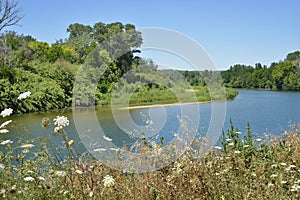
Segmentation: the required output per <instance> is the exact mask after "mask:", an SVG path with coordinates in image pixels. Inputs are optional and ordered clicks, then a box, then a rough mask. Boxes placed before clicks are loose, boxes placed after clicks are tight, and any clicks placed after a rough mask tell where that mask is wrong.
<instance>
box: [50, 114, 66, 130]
mask: <svg viewBox="0 0 300 200" xmlns="http://www.w3.org/2000/svg"><path fill="white" fill-rule="evenodd" d="M53 121H54V125H55V126H57V127H59V128H60V129H62V128H63V127H65V126H69V120H68V118H67V117H65V116H56V118H54V120H53Z"/></svg>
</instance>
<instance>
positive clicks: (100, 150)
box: [94, 148, 106, 152]
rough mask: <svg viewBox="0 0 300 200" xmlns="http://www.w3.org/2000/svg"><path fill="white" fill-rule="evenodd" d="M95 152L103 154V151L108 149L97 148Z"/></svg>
mask: <svg viewBox="0 0 300 200" xmlns="http://www.w3.org/2000/svg"><path fill="white" fill-rule="evenodd" d="M94 151H95V152H103V151H106V149H104V148H97V149H94Z"/></svg>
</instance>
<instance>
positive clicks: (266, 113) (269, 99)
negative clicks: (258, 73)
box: [0, 90, 300, 150]
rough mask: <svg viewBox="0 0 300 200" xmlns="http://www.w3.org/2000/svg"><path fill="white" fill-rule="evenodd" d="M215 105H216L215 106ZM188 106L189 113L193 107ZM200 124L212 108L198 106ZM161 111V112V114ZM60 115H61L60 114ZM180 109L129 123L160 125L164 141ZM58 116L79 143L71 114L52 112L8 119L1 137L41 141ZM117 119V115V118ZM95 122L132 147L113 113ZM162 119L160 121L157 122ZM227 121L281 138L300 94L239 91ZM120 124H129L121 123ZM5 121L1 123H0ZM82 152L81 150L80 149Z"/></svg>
mask: <svg viewBox="0 0 300 200" xmlns="http://www.w3.org/2000/svg"><path fill="white" fill-rule="evenodd" d="M215 104H217V103H215ZM185 106H190V107H191V109H193V107H195V105H185ZM197 106H199V107H198V108H199V112H200V121H199V129H198V133H199V134H203V133H205V132H206V131H207V129H208V126H209V122H210V118H211V107H212V104H210V103H209V104H199V105H197ZM162 111H163V112H162ZM62 112H63V113H62ZM180 112H181V110H180V106H170V107H165V108H164V109H162V108H151V109H148V108H147V109H136V110H130V114H131V117H132V120H133V121H134V122H135V123H136V124H139V125H142V126H144V125H147V123H149V121H148V122H147V120H149V119H150V118H151V117H152V118H153V121H154V122H155V123H161V126H160V128H159V130H153V131H154V132H155V133H153V134H152V136H153V137H155V136H156V132H157V133H159V134H160V135H159V137H164V138H165V140H166V141H168V140H169V139H171V138H172V137H173V136H172V134H171V133H176V132H177V130H178V128H179V121H178V117H180V116H181V114H180ZM57 115H64V116H67V117H68V118H69V119H70V126H69V127H67V128H66V132H67V133H68V136H69V139H77V141H79V139H78V133H77V129H76V127H75V125H74V121H73V115H72V112H71V111H53V112H49V113H33V114H24V115H16V116H11V117H10V118H11V119H13V121H14V123H13V125H11V126H10V127H9V129H10V133H8V134H5V135H3V139H11V140H14V141H16V140H18V139H20V138H28V139H30V138H32V137H42V136H43V134H44V129H43V128H42V127H41V119H42V118H43V117H49V118H50V119H53V118H54V117H55V116H57ZM118 115H119V114H118ZM84 116H85V117H83V119H82V120H83V121H84V124H85V127H84V129H85V130H86V131H87V132H88V131H91V130H94V124H91V123H92V122H91V121H92V120H90V117H91V116H92V115H91V113H88V112H87V113H86V114H85V115H84ZM96 116H97V119H98V121H99V124H100V126H101V128H102V129H103V132H104V133H105V135H107V136H108V137H110V138H112V139H113V141H114V143H115V144H116V145H119V146H121V145H122V144H124V143H132V142H134V141H135V139H134V138H132V137H130V136H129V135H130V131H132V130H124V129H123V130H122V129H121V128H119V127H118V125H117V124H115V121H114V119H113V117H112V113H111V111H110V110H108V109H98V110H97V112H96ZM120 116H122V113H120ZM160 118H161V119H160ZM230 118H231V119H232V121H233V124H234V126H235V127H237V128H239V130H240V131H241V132H245V127H246V124H247V122H250V125H251V130H252V132H255V133H257V134H258V135H260V136H263V135H264V133H272V134H280V133H281V132H282V131H283V130H286V129H288V128H289V124H290V123H298V122H300V93H293V92H273V91H253V90H240V91H239V95H238V96H237V97H236V98H235V100H233V101H229V102H227V103H226V119H225V123H224V127H223V129H224V130H226V129H227V128H229V120H230ZM122 120H123V122H124V120H125V124H126V120H128V119H127V118H124V119H122ZM3 121H4V119H1V121H0V123H1V122H3ZM53 128H54V125H53V123H52V124H51V125H50V126H49V127H48V129H47V131H48V133H49V134H50V133H51V132H52V130H53ZM150 132H151V131H150ZM52 139H53V141H54V142H57V143H60V141H61V140H60V138H56V137H53V138H52ZM81 148H82V150H83V149H84V148H83V147H81Z"/></svg>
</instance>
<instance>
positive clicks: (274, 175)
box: [270, 174, 278, 178]
mask: <svg viewBox="0 0 300 200" xmlns="http://www.w3.org/2000/svg"><path fill="white" fill-rule="evenodd" d="M277 176H278V175H277V174H272V175H271V176H270V177H271V178H276V177H277Z"/></svg>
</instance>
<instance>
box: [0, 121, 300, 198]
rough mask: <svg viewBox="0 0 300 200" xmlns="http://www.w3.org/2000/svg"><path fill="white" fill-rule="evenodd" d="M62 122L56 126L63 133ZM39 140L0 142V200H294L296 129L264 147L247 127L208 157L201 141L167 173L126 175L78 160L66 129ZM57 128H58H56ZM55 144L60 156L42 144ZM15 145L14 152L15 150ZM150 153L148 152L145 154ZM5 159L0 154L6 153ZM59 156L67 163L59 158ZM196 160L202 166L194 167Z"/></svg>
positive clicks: (299, 172) (299, 161) (298, 186)
mask: <svg viewBox="0 0 300 200" xmlns="http://www.w3.org/2000/svg"><path fill="white" fill-rule="evenodd" d="M61 119H64V120H65V121H63V122H60V125H62V124H64V125H66V127H65V128H66V129H67V123H66V119H65V118H61ZM47 122H48V123H49V119H44V120H43V126H44V128H43V127H41V132H43V131H44V135H43V134H41V135H42V136H41V139H34V140H32V141H13V142H14V143H11V141H6V142H4V141H1V146H2V147H3V148H5V151H2V152H1V153H0V178H1V182H0V198H2V199H149V200H151V199H299V198H300V136H299V133H300V129H299V128H297V127H296V126H293V127H291V129H290V130H288V131H285V132H284V133H282V135H281V136H278V137H273V138H271V139H269V140H268V141H266V140H262V139H261V138H257V137H255V136H254V135H253V134H252V133H251V131H250V127H249V126H248V127H247V132H246V133H245V134H243V135H241V133H240V131H239V130H238V129H235V128H234V127H233V126H232V127H231V129H229V130H227V131H225V132H224V134H223V136H222V138H221V141H222V145H220V146H215V147H213V148H212V150H211V151H210V152H209V153H207V154H206V155H202V154H201V152H197V151H195V150H196V149H195V148H196V146H197V144H199V143H200V144H201V142H203V141H200V140H196V141H195V142H194V143H193V145H192V148H188V149H187V151H186V153H185V154H184V155H183V156H182V157H181V158H179V159H178V160H176V161H174V162H173V163H171V164H170V165H168V166H166V167H164V168H162V169H159V170H157V171H154V172H147V173H141V174H132V173H130V172H127V171H125V170H123V171H118V170H114V169H111V168H110V167H108V166H105V165H104V164H103V163H101V162H100V161H98V160H95V159H93V158H92V157H88V156H79V155H78V154H76V143H74V141H73V140H68V136H67V135H66V134H65V132H64V127H59V126H58V127H59V129H56V133H54V132H53V131H52V130H50V131H49V130H47V128H46V127H47V126H48V124H47ZM58 125H59V124H58ZM51 134H58V136H59V137H61V142H62V143H61V144H62V147H60V149H59V150H57V149H55V147H54V146H53V145H52V144H51V141H49V140H48V139H47V138H49V136H50V135H51ZM13 144H14V145H13ZM148 148H151V147H150V146H149V147H148ZM4 152H5V153H4ZM62 152H64V153H65V155H66V156H63V155H62ZM200 158H201V159H200Z"/></svg>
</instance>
